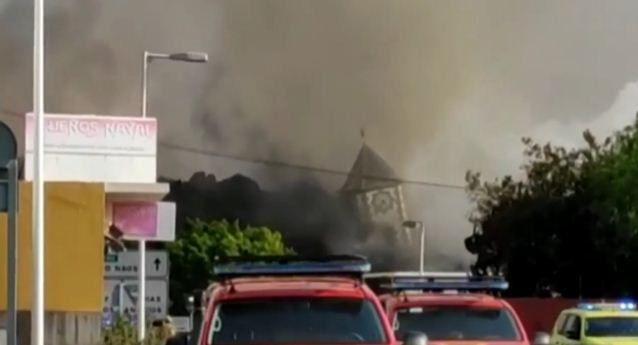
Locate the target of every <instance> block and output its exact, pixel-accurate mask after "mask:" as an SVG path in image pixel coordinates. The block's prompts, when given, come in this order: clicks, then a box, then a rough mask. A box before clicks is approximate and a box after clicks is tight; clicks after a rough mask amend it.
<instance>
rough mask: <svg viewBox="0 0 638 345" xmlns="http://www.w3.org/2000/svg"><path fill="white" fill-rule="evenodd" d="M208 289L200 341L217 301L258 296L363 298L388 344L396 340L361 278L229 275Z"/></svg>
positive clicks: (208, 327)
mask: <svg viewBox="0 0 638 345" xmlns="http://www.w3.org/2000/svg"><path fill="white" fill-rule="evenodd" d="M209 291H211V293H210V296H209V298H208V299H209V301H208V303H207V304H208V305H207V308H206V315H205V316H204V323H203V327H202V329H201V333H200V341H199V344H201V345H205V344H206V340H205V334H207V333H208V330H209V329H210V326H211V321H212V316H213V312H214V310H215V307H216V305H217V304H219V303H220V302H223V301H229V300H248V299H259V298H295V297H316V298H356V299H366V300H369V301H371V302H372V303H373V305H374V307H375V309H376V310H377V313H378V315H379V319H380V321H381V323H382V328H383V330H384V333H385V335H386V341H387V344H388V345H392V344H396V340H395V338H394V332H393V331H392V327H391V325H390V322H389V321H388V319H387V316H386V314H385V311H384V310H383V306H382V305H381V303H380V301H379V298H378V297H377V296H376V294H375V293H374V292H373V291H372V290H371V289H370V288H369V287H368V286H367V285H365V284H363V283H362V282H361V281H360V280H358V279H354V278H344V277H330V276H326V277H321V276H318V277H308V276H283V277H282V276H279V277H246V278H232V279H228V280H226V281H225V282H224V283H221V284H218V285H216V286H211V287H210V288H209Z"/></svg>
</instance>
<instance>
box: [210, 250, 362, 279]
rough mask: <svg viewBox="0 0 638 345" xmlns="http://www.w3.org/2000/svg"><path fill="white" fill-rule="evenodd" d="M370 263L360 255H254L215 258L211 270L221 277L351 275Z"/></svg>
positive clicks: (357, 273)
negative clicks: (215, 261) (215, 260)
mask: <svg viewBox="0 0 638 345" xmlns="http://www.w3.org/2000/svg"><path fill="white" fill-rule="evenodd" d="M369 271H370V263H369V262H368V260H367V259H366V258H364V257H362V256H354V255H332V256H324V257H303V256H257V257H228V258H223V259H219V260H217V263H216V264H215V267H214V268H213V272H214V274H215V275H216V276H217V277H218V278H221V279H228V278H235V277H250V276H253V277H254V276H299V275H313V276H353V277H357V278H362V277H363V274H364V273H366V272H369Z"/></svg>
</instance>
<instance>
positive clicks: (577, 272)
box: [466, 124, 638, 296]
mask: <svg viewBox="0 0 638 345" xmlns="http://www.w3.org/2000/svg"><path fill="white" fill-rule="evenodd" d="M636 128H637V126H636V125H635V124H634V125H633V126H629V127H627V128H625V129H624V130H623V131H620V132H618V133H616V134H615V135H614V136H612V137H610V138H607V139H606V140H605V141H604V142H602V143H598V142H597V141H596V139H595V138H594V137H593V136H592V135H591V133H589V132H585V133H584V139H585V142H586V144H587V145H586V146H585V147H583V148H579V149H574V150H566V149H565V148H562V147H556V146H553V145H551V144H546V145H539V144H537V143H535V142H533V141H532V140H530V139H523V142H524V144H525V151H524V154H525V157H526V160H527V162H526V163H525V164H524V165H523V176H522V178H520V179H517V180H515V179H514V178H512V177H510V176H505V177H503V178H501V179H496V180H495V181H492V182H483V181H482V180H481V176H480V174H478V173H474V172H468V174H467V176H466V180H467V190H468V194H469V197H470V199H471V200H472V202H473V203H474V205H475V207H474V210H473V212H472V213H471V215H470V220H471V222H472V223H473V224H474V226H475V230H474V233H473V235H472V236H470V237H469V238H468V239H466V247H467V249H468V250H469V251H470V252H472V253H474V254H476V255H477V256H478V258H477V262H476V264H475V266H474V269H475V270H477V271H480V272H485V271H498V272H502V273H505V274H506V275H507V276H508V279H509V280H510V282H511V287H512V289H511V293H512V294H515V295H531V294H536V293H539V292H541V291H544V290H554V291H558V292H560V293H562V294H563V295H566V296H578V295H581V294H582V295H590V296H599V295H603V294H605V293H611V294H618V293H623V292H628V291H630V290H632V289H634V288H635V287H634V286H632V282H631V281H632V280H633V279H627V270H630V269H635V268H636V267H637V266H636V262H638V257H637V255H635V254H633V253H638V252H637V251H636V249H638V247H637V246H636V244H637V243H638V240H637V238H636V235H635V234H636V226H638V219H637V218H638V217H636V215H638V209H637V208H638V164H636V163H638V145H637V144H636V141H637V140H638V137H637V135H636Z"/></svg>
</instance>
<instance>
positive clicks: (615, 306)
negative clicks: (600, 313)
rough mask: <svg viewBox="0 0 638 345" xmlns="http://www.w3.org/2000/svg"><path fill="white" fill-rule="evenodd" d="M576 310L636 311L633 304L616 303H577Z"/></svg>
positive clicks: (628, 302)
mask: <svg viewBox="0 0 638 345" xmlns="http://www.w3.org/2000/svg"><path fill="white" fill-rule="evenodd" d="M577 308H578V309H583V310H636V309H637V306H636V303H635V302H630V301H627V302H618V303H579V304H578V306H577Z"/></svg>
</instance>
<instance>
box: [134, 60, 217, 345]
mask: <svg viewBox="0 0 638 345" xmlns="http://www.w3.org/2000/svg"><path fill="white" fill-rule="evenodd" d="M153 60H170V61H181V62H191V63H206V62H208V54H206V53H200V52H183V53H172V54H165V53H152V52H149V51H144V55H143V60H142V117H143V118H146V103H147V101H146V98H147V97H146V96H147V91H148V88H147V84H148V65H149V64H150V63H151V61H153ZM139 254H140V261H139V264H138V271H137V273H138V276H137V277H138V278H137V279H138V285H137V286H138V289H137V291H138V292H137V294H138V297H137V338H138V340H139V341H142V340H144V336H145V334H146V241H145V240H140V241H139Z"/></svg>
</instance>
